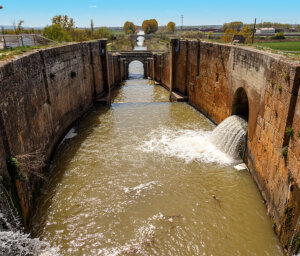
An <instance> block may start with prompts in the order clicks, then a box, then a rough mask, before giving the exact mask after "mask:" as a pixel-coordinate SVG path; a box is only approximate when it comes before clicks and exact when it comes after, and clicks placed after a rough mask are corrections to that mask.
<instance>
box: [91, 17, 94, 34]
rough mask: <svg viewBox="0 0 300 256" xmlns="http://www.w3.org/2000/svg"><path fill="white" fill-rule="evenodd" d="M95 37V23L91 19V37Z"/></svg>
mask: <svg viewBox="0 0 300 256" xmlns="http://www.w3.org/2000/svg"><path fill="white" fill-rule="evenodd" d="M93 35H94V21H93V19H91V37H93Z"/></svg>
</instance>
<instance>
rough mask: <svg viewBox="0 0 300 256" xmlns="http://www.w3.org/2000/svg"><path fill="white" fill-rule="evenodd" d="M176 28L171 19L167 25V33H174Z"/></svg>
mask: <svg viewBox="0 0 300 256" xmlns="http://www.w3.org/2000/svg"><path fill="white" fill-rule="evenodd" d="M175 30H176V24H175V23H174V22H173V21H170V22H169V23H168V25H167V31H168V32H169V33H174V32H175Z"/></svg>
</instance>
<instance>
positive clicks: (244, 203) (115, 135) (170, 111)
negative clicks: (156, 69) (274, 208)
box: [32, 65, 283, 256]
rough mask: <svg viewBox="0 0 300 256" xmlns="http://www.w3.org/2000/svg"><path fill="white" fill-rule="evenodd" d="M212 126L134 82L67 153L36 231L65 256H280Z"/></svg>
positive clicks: (248, 186)
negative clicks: (219, 145)
mask: <svg viewBox="0 0 300 256" xmlns="http://www.w3.org/2000/svg"><path fill="white" fill-rule="evenodd" d="M133 66H134V65H133ZM131 68H134V67H131ZM131 72H132V70H131ZM214 128H215V127H214V125H213V124H212V123H211V122H209V121H208V120H207V119H206V118H205V117H204V116H202V115H201V114H200V113H199V112H197V111H196V110H195V109H193V108H192V107H190V106H189V105H187V104H185V103H170V102H168V92H167V91H165V89H163V88H162V87H160V86H156V85H152V84H149V82H148V81H147V80H143V79H133V80H128V81H127V82H126V83H125V85H124V86H122V87H121V88H119V89H117V90H116V91H115V92H114V95H113V104H112V106H110V107H97V108H95V109H94V110H93V111H92V112H91V113H90V114H89V115H88V116H87V117H86V118H85V119H84V120H83V121H81V122H80V123H79V124H78V125H77V126H75V127H74V129H73V130H72V133H71V134H72V136H69V139H66V140H65V141H64V143H63V144H62V145H61V146H60V148H59V150H58V152H57V154H56V157H55V159H54V161H53V164H52V167H51V168H52V173H53V175H52V179H51V180H50V181H49V184H48V186H47V188H45V191H44V193H43V196H42V199H41V200H40V205H39V207H38V211H37V214H36V216H35V223H34V226H33V230H32V231H33V233H34V234H35V236H36V237H40V238H41V239H43V241H47V242H49V243H50V244H51V245H52V246H53V247H57V248H58V250H59V253H60V254H61V255H75V256H76V255H78V256H79V255H209V256H210V255H214V256H218V255H220V256H224V255H228V256H229V255H230V256H232V255H242V256H247V255H249V256H250V255H251V256H252V255H258V256H259V255H262V256H265V255H270V256H277V255H283V254H282V252H281V249H280V245H279V243H278V240H277V238H276V236H275V235H274V233H273V230H272V225H271V223H270V220H269V218H268V216H267V213H266V209H265V206H264V204H263V202H262V199H261V197H260V195H259V192H258V190H257V188H256V186H255V184H254V182H253V181H252V179H251V177H250V175H249V173H248V172H246V171H236V170H235V169H234V168H233V165H234V164H235V163H236V159H235V157H232V156H231V155H228V154H225V153H224V152H223V151H222V149H220V148H219V147H218V145H215V144H214V142H213V138H214V136H213V133H214V132H213V130H214ZM75 135H77V136H75Z"/></svg>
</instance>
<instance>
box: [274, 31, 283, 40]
mask: <svg viewBox="0 0 300 256" xmlns="http://www.w3.org/2000/svg"><path fill="white" fill-rule="evenodd" d="M272 38H273V39H285V36H284V33H283V32H278V33H275V35H274V36H273V37H272Z"/></svg>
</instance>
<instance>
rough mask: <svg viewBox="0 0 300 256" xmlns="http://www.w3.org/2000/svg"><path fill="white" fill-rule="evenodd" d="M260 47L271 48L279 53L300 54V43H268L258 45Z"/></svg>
mask: <svg viewBox="0 0 300 256" xmlns="http://www.w3.org/2000/svg"><path fill="white" fill-rule="evenodd" d="M256 45H258V46H263V47H269V48H271V49H274V50H278V51H299V52H300V41H298V42H269V43H268V42H266V43H256Z"/></svg>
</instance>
